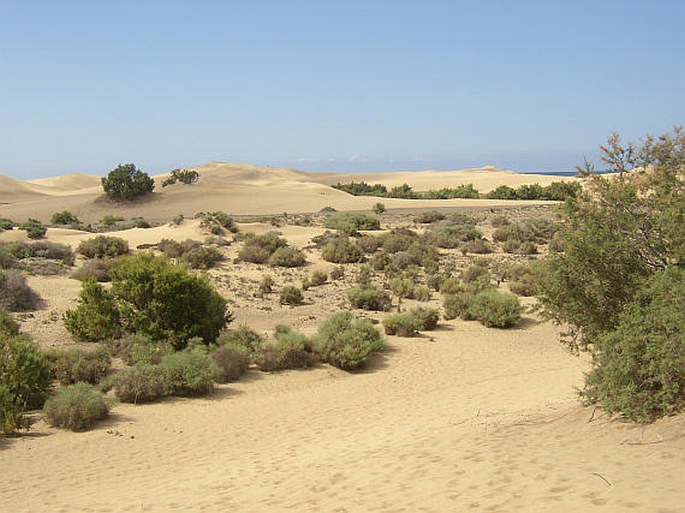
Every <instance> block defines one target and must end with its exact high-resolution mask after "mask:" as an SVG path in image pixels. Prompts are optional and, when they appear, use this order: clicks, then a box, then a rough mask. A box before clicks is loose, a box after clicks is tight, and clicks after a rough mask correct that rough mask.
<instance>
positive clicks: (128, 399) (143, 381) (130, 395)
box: [108, 364, 171, 404]
mask: <svg viewBox="0 0 685 513" xmlns="http://www.w3.org/2000/svg"><path fill="white" fill-rule="evenodd" d="M108 384H109V385H110V386H111V387H112V388H113V389H114V394H115V395H116V396H117V397H118V398H119V400H120V401H122V402H125V403H133V404H139V403H149V402H152V401H156V400H157V399H161V398H162V397H166V396H168V395H169V394H170V393H171V388H170V386H169V383H168V380H167V375H166V373H165V372H164V369H163V368H162V367H161V366H160V365H149V364H138V365H135V366H134V367H128V368H126V369H123V370H122V371H120V372H118V373H116V374H115V375H114V376H112V377H111V378H110V379H109V383H108Z"/></svg>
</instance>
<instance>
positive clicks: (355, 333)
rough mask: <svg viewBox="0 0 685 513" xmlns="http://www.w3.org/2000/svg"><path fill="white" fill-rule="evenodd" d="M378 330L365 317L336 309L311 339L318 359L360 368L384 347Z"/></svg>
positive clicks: (338, 366) (339, 365)
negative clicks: (358, 316)
mask: <svg viewBox="0 0 685 513" xmlns="http://www.w3.org/2000/svg"><path fill="white" fill-rule="evenodd" d="M384 344H385V342H384V340H383V337H382V336H381V334H380V332H379V331H378V330H377V329H376V327H375V326H374V325H373V323H372V322H371V321H370V320H369V319H356V318H355V317H354V316H353V315H352V314H351V313H350V312H337V313H334V314H333V315H331V316H330V317H329V318H328V319H326V320H325V321H324V322H323V323H322V324H321V326H320V327H319V330H318V332H317V334H316V336H315V338H314V348H315V350H316V352H317V353H318V354H319V355H320V357H321V360H322V361H324V362H326V363H329V364H330V365H333V366H334V367H337V368H339V369H343V370H355V369H359V368H361V367H363V366H364V365H365V364H366V362H367V361H368V360H369V358H370V357H371V355H372V354H373V353H375V352H377V351H380V350H381V349H383V347H384Z"/></svg>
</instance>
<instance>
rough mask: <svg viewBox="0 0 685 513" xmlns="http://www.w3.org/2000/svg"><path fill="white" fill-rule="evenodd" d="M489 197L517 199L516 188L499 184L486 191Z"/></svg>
mask: <svg viewBox="0 0 685 513" xmlns="http://www.w3.org/2000/svg"><path fill="white" fill-rule="evenodd" d="M487 197H488V198H489V199H503V200H515V199H518V196H517V194H516V189H514V188H513V187H509V186H508V185H500V186H499V187H497V188H496V189H493V190H491V191H490V192H488V193H487Z"/></svg>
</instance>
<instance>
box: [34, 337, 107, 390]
mask: <svg viewBox="0 0 685 513" xmlns="http://www.w3.org/2000/svg"><path fill="white" fill-rule="evenodd" d="M46 356H47V358H48V360H49V361H50V369H51V371H52V375H53V376H54V378H55V379H56V380H58V381H59V382H60V383H61V384H62V385H72V384H74V383H79V382H85V383H92V384H96V383H98V382H99V381H100V380H101V379H102V378H104V377H105V376H106V375H107V371H108V370H109V366H110V363H111V359H110V356H109V352H108V351H107V348H106V347H104V346H100V347H98V348H97V349H96V350H92V349H84V348H81V347H69V348H65V349H52V350H50V351H48V352H47V353H46Z"/></svg>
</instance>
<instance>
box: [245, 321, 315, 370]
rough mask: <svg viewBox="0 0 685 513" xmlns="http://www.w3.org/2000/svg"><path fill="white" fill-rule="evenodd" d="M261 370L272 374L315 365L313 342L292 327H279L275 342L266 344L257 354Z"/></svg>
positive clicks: (256, 359)
mask: <svg viewBox="0 0 685 513" xmlns="http://www.w3.org/2000/svg"><path fill="white" fill-rule="evenodd" d="M255 361H256V363H257V366H258V367H259V369H260V370H263V371H266V372H270V371H278V370H287V369H300V368H303V367H309V366H310V365H312V364H313V363H315V361H316V359H315V356H314V355H313V354H312V352H311V342H310V340H309V339H308V338H307V337H306V336H305V335H303V334H302V333H300V332H298V331H295V330H293V329H292V328H291V327H290V326H283V325H281V326H278V327H277V328H276V334H275V336H274V340H273V341H270V342H266V343H264V344H263V345H262V346H261V348H260V349H259V350H258V351H257V353H256V354H255Z"/></svg>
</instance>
